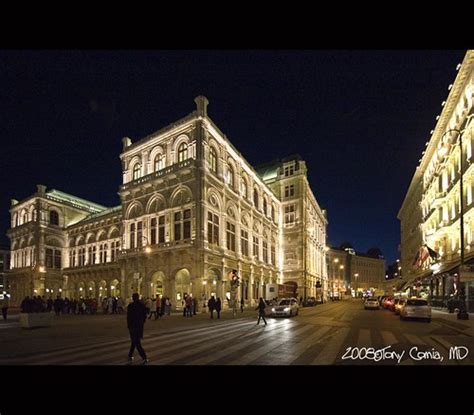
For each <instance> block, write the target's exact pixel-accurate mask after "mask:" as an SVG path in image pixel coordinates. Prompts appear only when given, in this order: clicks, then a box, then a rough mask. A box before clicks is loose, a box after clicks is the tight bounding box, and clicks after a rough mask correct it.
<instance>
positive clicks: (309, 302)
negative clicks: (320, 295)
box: [303, 297, 316, 307]
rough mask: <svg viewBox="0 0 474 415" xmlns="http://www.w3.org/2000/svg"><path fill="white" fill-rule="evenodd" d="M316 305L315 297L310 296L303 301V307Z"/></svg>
mask: <svg viewBox="0 0 474 415" xmlns="http://www.w3.org/2000/svg"><path fill="white" fill-rule="evenodd" d="M315 305H316V298H315V297H308V298H307V299H306V300H304V301H303V307H313V306H315Z"/></svg>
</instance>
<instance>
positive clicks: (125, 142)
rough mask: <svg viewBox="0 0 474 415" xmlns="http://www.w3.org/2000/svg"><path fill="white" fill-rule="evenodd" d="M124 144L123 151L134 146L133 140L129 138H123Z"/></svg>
mask: <svg viewBox="0 0 474 415" xmlns="http://www.w3.org/2000/svg"><path fill="white" fill-rule="evenodd" d="M122 144H123V149H122V151H125V150H126V149H127V147H130V146H131V145H132V139H131V138H129V137H123V138H122Z"/></svg>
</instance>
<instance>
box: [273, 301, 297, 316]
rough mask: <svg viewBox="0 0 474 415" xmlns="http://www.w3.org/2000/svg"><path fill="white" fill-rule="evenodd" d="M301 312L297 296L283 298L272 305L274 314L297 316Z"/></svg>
mask: <svg viewBox="0 0 474 415" xmlns="http://www.w3.org/2000/svg"><path fill="white" fill-rule="evenodd" d="M298 312H299V305H298V300H297V299H296V298H282V299H281V300H280V301H279V302H278V305H275V306H273V307H272V316H274V317H277V316H287V317H292V316H297V315H298Z"/></svg>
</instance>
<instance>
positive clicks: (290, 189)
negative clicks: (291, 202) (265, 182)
mask: <svg viewBox="0 0 474 415" xmlns="http://www.w3.org/2000/svg"><path fill="white" fill-rule="evenodd" d="M294 195H295V185H294V184H290V185H289V186H285V197H287V198H288V197H293V196H294Z"/></svg>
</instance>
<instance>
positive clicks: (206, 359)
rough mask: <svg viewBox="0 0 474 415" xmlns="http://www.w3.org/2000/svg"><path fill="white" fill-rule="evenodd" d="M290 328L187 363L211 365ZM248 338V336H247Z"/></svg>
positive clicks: (263, 335) (275, 331) (266, 334)
mask: <svg viewBox="0 0 474 415" xmlns="http://www.w3.org/2000/svg"><path fill="white" fill-rule="evenodd" d="M287 329H288V328H286V327H281V328H279V329H276V330H273V331H271V332H269V333H264V334H262V335H261V336H259V337H258V338H256V339H255V338H252V339H249V340H245V341H244V342H241V343H237V344H235V345H233V346H230V347H227V348H226V349H224V350H220V351H218V352H214V353H213V354H212V355H207V356H204V357H201V358H198V359H195V360H193V361H191V362H189V363H187V364H188V365H206V364H208V363H211V362H214V361H216V360H219V359H221V358H223V357H225V356H228V355H230V354H232V353H234V352H236V351H238V350H241V349H244V348H245V347H247V346H249V345H251V344H252V343H256V342H259V341H261V340H264V339H267V338H268V337H271V336H273V335H275V334H277V333H280V332H284V331H286V330H287ZM247 336H248V335H247Z"/></svg>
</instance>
